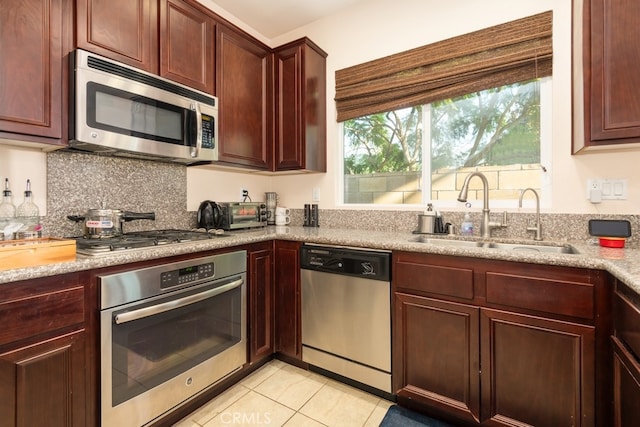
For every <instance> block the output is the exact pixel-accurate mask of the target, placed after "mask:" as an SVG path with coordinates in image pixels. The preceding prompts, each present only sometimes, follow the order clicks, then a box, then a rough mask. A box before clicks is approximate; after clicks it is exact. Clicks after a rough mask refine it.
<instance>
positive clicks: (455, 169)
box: [343, 78, 550, 207]
mask: <svg viewBox="0 0 640 427" xmlns="http://www.w3.org/2000/svg"><path fill="white" fill-rule="evenodd" d="M549 86H550V78H544V79H535V80H530V81H527V82H522V83H515V84H510V85H506V86H501V87H498V88H492V89H487V90H483V91H479V92H475V93H472V94H468V95H464V96H459V97H456V98H451V99H447V100H443V101H437V102H433V103H431V104H427V105H418V106H414V107H408V108H403V109H398V110H393V111H390V112H386V113H377V114H371V115H367V116H363V117H358V118H355V119H350V120H347V121H345V122H344V124H343V160H344V164H343V169H344V181H343V189H344V193H343V194H344V203H345V204H382V205H418V204H424V203H427V202H428V201H434V203H435V202H437V203H436V205H437V206H438V207H444V206H454V205H455V203H456V202H455V201H456V198H457V195H458V191H459V190H460V186H461V183H462V181H463V180H464V178H465V177H466V175H467V174H469V173H470V172H472V171H476V170H480V171H482V172H483V173H484V174H485V175H486V176H487V179H488V181H489V183H490V197H491V200H492V205H495V206H499V205H500V204H501V203H499V201H505V203H503V204H504V205H505V206H508V205H513V203H512V202H511V203H509V201H513V200H514V199H515V200H517V199H518V197H519V191H520V190H521V189H524V188H527V187H532V188H535V189H536V190H540V189H541V187H542V174H543V172H542V170H543V168H542V166H541V164H543V163H546V162H547V160H548V159H547V158H546V157H547V153H548V151H550V150H548V149H549V148H550V147H548V146H547V145H548V141H549V140H550V138H549V137H548V130H549V129H548V128H549V127H548V126H547V125H546V124H547V123H548V121H546V120H541V117H546V115H541V110H548V109H549V105H548V102H546V100H547V99H549V97H548V96H544V95H543V93H544V92H545V91H548V87H549ZM543 112H544V111H543ZM543 158H545V160H544V162H543V161H542V159H543ZM472 188H474V187H473V186H472ZM477 188H478V189H479V190H480V188H479V187H477ZM478 198H481V195H479V194H478V195H477V197H475V199H478ZM469 199H470V200H471V199H474V197H473V195H470V197H469ZM496 202H498V203H496Z"/></svg>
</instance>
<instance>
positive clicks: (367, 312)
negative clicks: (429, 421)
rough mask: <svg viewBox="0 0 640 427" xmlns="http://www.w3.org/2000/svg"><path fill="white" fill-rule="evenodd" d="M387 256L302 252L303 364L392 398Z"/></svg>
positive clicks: (323, 249)
mask: <svg viewBox="0 0 640 427" xmlns="http://www.w3.org/2000/svg"><path fill="white" fill-rule="evenodd" d="M390 259H391V254H390V253H389V252H386V251H371V250H360V249H353V248H344V247H331V246H319V245H309V244H305V245H303V246H302V247H301V254H300V276H301V285H302V360H303V361H305V362H307V363H309V364H310V365H311V367H312V368H313V367H318V368H321V369H322V370H325V371H328V372H330V373H334V374H338V375H340V376H342V377H345V378H347V379H351V380H353V381H356V382H358V383H361V384H364V385H366V386H369V387H372V388H374V389H378V390H382V391H384V392H386V393H391V284H390V277H391V276H390Z"/></svg>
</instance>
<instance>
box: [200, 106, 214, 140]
mask: <svg viewBox="0 0 640 427" xmlns="http://www.w3.org/2000/svg"><path fill="white" fill-rule="evenodd" d="M201 116H202V148H214V147H215V135H214V129H215V123H214V120H215V119H214V118H213V117H212V116H209V115H208V114H202V115H201Z"/></svg>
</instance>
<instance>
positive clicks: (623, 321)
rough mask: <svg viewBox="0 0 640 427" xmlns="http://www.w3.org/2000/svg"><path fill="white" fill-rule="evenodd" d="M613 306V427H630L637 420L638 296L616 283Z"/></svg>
mask: <svg viewBox="0 0 640 427" xmlns="http://www.w3.org/2000/svg"><path fill="white" fill-rule="evenodd" d="M613 303H614V316H613V317H614V334H613V336H612V337H611V342H612V345H613V402H614V409H613V413H614V417H613V419H614V422H613V425H614V426H615V427H632V426H636V425H638V423H639V420H640V418H639V416H638V414H639V412H638V411H639V408H640V295H638V293H636V292H635V291H634V290H632V289H630V288H629V287H628V286H627V285H625V284H624V283H622V282H620V281H618V282H617V283H616V292H615V293H614V297H613Z"/></svg>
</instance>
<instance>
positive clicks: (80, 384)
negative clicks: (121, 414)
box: [0, 331, 86, 427]
mask: <svg viewBox="0 0 640 427" xmlns="http://www.w3.org/2000/svg"><path fill="white" fill-rule="evenodd" d="M84 352H85V346H84V331H82V332H75V333H71V334H68V335H64V336H61V337H57V338H54V339H51V340H48V341H43V342H40V343H37V344H34V345H30V346H27V347H24V348H20V349H17V350H13V351H10V352H7V353H4V354H0V381H1V382H2V385H1V386H0V398H1V402H0V408H2V410H0V412H2V414H3V415H2V417H0V426H3V427H4V426H7V427H9V426H47V427H67V426H83V425H85V421H86V420H85V398H86V393H85V377H86V373H85V368H86V363H85V357H84V356H85V353H84Z"/></svg>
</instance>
